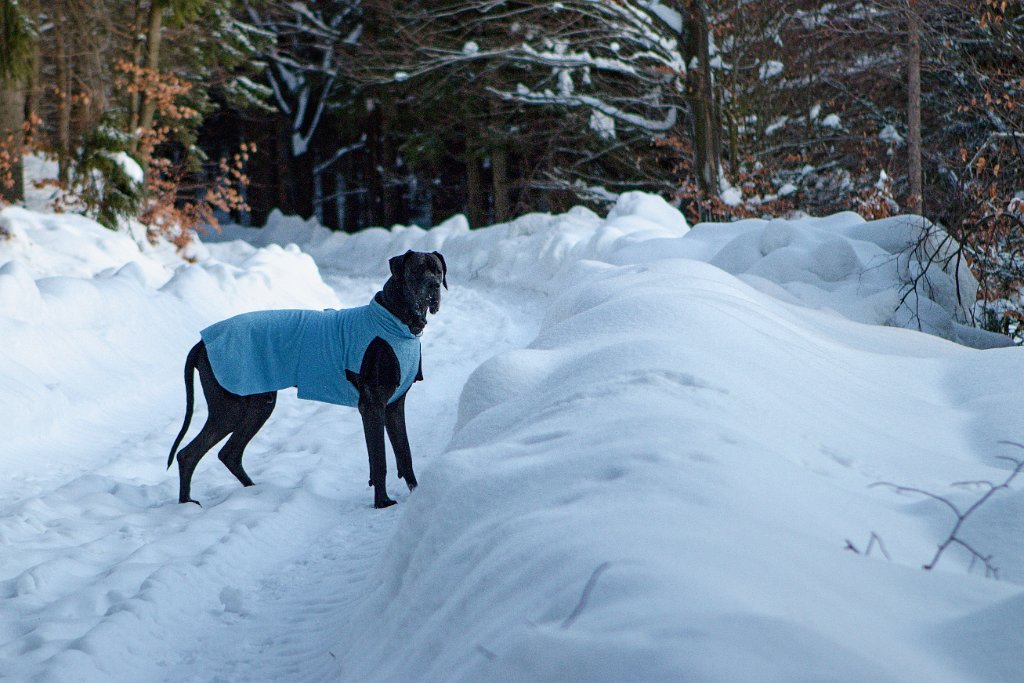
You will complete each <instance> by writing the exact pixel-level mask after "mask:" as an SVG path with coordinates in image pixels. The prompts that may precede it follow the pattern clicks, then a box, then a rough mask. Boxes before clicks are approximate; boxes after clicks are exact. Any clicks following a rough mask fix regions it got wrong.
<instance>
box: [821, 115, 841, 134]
mask: <svg viewBox="0 0 1024 683" xmlns="http://www.w3.org/2000/svg"><path fill="white" fill-rule="evenodd" d="M820 125H821V126H822V127H824V128H832V129H833V130H839V129H841V128H842V127H843V122H842V119H840V118H839V114H829V115H828V116H826V117H825V118H823V119H822V120H821V124H820Z"/></svg>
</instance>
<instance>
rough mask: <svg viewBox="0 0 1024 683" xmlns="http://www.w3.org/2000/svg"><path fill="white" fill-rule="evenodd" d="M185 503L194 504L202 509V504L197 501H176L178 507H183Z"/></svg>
mask: <svg viewBox="0 0 1024 683" xmlns="http://www.w3.org/2000/svg"><path fill="white" fill-rule="evenodd" d="M185 503H195V504H196V505H198V506H199V507H203V504H202V503H200V502H199V501H198V500H193V499H192V498H186V499H185V500H179V501H178V504H179V505H184V504H185Z"/></svg>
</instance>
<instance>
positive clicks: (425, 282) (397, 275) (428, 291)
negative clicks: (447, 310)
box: [384, 251, 448, 334]
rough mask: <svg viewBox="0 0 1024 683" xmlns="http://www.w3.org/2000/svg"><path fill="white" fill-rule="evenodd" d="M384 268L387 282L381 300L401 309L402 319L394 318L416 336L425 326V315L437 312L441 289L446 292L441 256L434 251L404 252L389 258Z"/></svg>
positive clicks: (445, 273) (446, 281)
mask: <svg viewBox="0 0 1024 683" xmlns="http://www.w3.org/2000/svg"><path fill="white" fill-rule="evenodd" d="M388 265H389V266H390V267H391V278H390V279H389V280H388V281H387V283H385V285H384V292H385V296H386V297H387V298H388V299H390V300H392V301H393V302H394V303H396V304H400V305H401V306H402V307H403V308H404V309H405V311H403V312H404V313H406V315H404V316H403V315H399V316H398V317H399V318H400V319H401V320H402V322H404V323H405V324H406V325H408V326H409V329H410V331H412V333H413V334H419V333H420V332H422V331H423V328H424V327H425V326H426V324H427V313H428V312H429V313H437V312H438V310H440V308H441V287H444V288H445V289H448V280H447V275H448V266H447V264H445V262H444V256H441V254H440V252H436V251H435V252H430V253H426V252H420V251H407V252H405V253H404V254H402V255H401V256H394V257H392V258H391V259H390V260H389V261H388ZM389 289H390V290H391V291H390V292H389V291H388V290H389ZM395 299H398V301H394V300H395Z"/></svg>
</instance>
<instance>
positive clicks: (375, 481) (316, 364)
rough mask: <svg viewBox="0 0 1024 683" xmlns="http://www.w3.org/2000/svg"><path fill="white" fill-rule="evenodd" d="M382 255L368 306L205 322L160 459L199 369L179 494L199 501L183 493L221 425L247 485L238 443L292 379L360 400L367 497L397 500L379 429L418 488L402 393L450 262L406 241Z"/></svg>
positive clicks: (227, 460)
mask: <svg viewBox="0 0 1024 683" xmlns="http://www.w3.org/2000/svg"><path fill="white" fill-rule="evenodd" d="M389 265H390V267H391V277H390V278H388V280H387V282H386V283H385V284H384V288H383V290H382V291H380V292H377V294H376V295H375V296H374V298H373V301H371V302H370V304H369V305H368V306H363V307H360V308H356V309H346V310H344V311H331V310H328V311H323V312H320V311H263V312H257V313H247V314H242V315H240V316H235V317H234V318H229V319H228V320H225V321H222V322H220V323H217V324H215V325H211V326H210V327H208V328H206V329H205V330H203V333H202V336H203V339H202V341H200V342H199V343H198V344H196V345H195V346H194V347H192V350H191V351H189V353H188V357H187V358H186V360H185V401H186V405H185V423H184V424H183V425H182V427H181V431H180V432H179V433H178V437H177V438H176V439H175V440H174V445H173V446H171V454H170V456H169V457H168V459H167V467H170V466H171V463H173V462H174V454H175V452H176V451H177V450H178V446H179V445H180V444H181V440H182V439H183V438H184V436H185V432H186V431H188V426H189V423H190V422H191V420H192V403H193V398H194V389H193V372H194V371H196V370H198V371H199V381H200V383H201V384H202V387H203V394H204V395H205V397H206V403H207V406H208V408H209V417H208V418H207V420H206V424H205V425H203V428H202V430H201V431H200V432H199V434H198V435H197V436H196V437H195V439H193V440H192V441H191V443H189V444H188V445H187V446H185V447H184V448H183V449H181V452H180V453H178V475H179V479H180V485H181V487H180V490H179V493H178V502H179V503H189V502H192V503H195V502H197V501H194V500H192V498H191V495H190V490H191V483H192V473H193V472H194V471H195V468H196V465H197V464H198V463H199V460H200V459H201V458H202V457H203V456H204V455H206V453H207V451H209V450H210V449H211V448H213V447H214V446H215V445H216V444H217V443H218V442H220V441H221V439H223V438H224V437H225V436H228V435H229V434H230V435H231V436H230V438H229V439H228V441H227V443H225V444H224V447H223V448H222V449H221V451H220V454H219V457H220V460H221V462H223V463H224V465H225V466H226V467H227V468H228V470H230V471H231V473H232V474H234V475H235V477H237V478H238V481H240V482H241V483H242V485H243V486H252V483H253V482H252V480H251V479H250V478H249V475H248V474H246V472H245V470H244V469H243V468H242V454H243V451H244V450H245V447H246V445H247V444H248V443H249V441H250V440H251V439H252V437H253V436H255V434H256V432H258V431H259V430H260V428H261V427H262V426H263V424H264V423H265V422H266V421H267V418H269V417H270V414H271V412H273V410H274V405H275V403H276V400H277V390H278V389H283V388H286V387H291V386H296V387H298V390H299V398H309V399H312V400H321V401H328V402H331V403H337V404H341V405H352V406H357V407H358V408H359V414H360V415H361V416H362V420H363V433H364V435H365V437H366V450H367V453H368V455H369V458H370V486H372V487H373V488H374V496H373V503H374V507H377V508H384V507H388V506H390V505H394V504H395V501H393V500H391V499H390V498H389V497H388V494H387V489H386V487H385V478H386V476H387V463H386V461H385V457H384V454H385V453H384V432H385V431H387V435H388V437H389V439H390V440H391V446H392V448H393V449H394V451H395V461H396V464H397V466H398V476H399V478H401V479H405V483H406V484H407V485H408V486H409V490H412V489H414V488H416V475H415V474H414V473H413V469H412V453H411V451H410V450H409V438H408V436H407V434H406V427H405V396H406V393H407V392H408V389H409V386H410V385H411V384H412V383H413V382H414V381H419V380H421V379H423V373H422V364H421V362H420V346H419V338H418V337H419V335H420V334H421V333H422V331H423V328H424V327H425V326H426V324H427V312H428V311H429V312H430V313H437V311H438V308H439V307H440V303H441V287H442V286H444V288H445V289H447V288H448V282H447V279H446V275H447V270H448V268H447V266H446V264H445V261H444V257H443V256H441V254H439V253H438V252H436V251H435V252H433V253H429V254H428V253H421V252H414V251H408V252H406V253H405V254H403V255H402V256H395V257H393V258H392V259H390V261H389ZM340 342H345V343H347V344H348V346H347V347H345V344H342V343H340ZM342 347H345V348H342ZM339 349H341V350H339Z"/></svg>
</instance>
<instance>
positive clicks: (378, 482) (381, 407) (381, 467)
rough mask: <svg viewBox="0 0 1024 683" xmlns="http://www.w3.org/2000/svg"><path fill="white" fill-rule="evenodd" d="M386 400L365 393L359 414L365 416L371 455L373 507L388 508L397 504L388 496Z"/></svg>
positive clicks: (364, 430) (364, 420)
mask: <svg viewBox="0 0 1024 683" xmlns="http://www.w3.org/2000/svg"><path fill="white" fill-rule="evenodd" d="M384 411H385V402H384V401H380V400H373V398H372V397H369V396H366V394H365V393H363V394H361V395H360V397H359V414H360V415H361V416H362V418H363V435H364V436H365V437H366V452H367V454H368V455H369V457H370V486H372V487H373V507H375V508H386V507H389V506H391V505H394V504H395V501H393V500H391V499H390V498H388V491H387V476H388V464H387V460H385V457H384Z"/></svg>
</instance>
